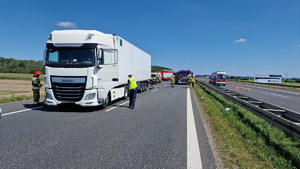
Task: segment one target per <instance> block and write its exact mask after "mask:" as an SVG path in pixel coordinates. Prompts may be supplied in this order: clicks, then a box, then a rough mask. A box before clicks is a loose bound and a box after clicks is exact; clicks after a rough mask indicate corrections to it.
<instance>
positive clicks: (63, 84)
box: [44, 30, 151, 108]
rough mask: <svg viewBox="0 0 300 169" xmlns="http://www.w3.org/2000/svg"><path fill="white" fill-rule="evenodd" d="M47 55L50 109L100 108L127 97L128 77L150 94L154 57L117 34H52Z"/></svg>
mask: <svg viewBox="0 0 300 169" xmlns="http://www.w3.org/2000/svg"><path fill="white" fill-rule="evenodd" d="M46 46H47V49H46V50H45V52H44V65H45V76H44V83H45V87H46V102H47V105H53V106H56V105H63V104H71V105H80V106H99V105H102V106H103V107H104V108H105V107H107V105H109V104H110V102H111V101H113V100H116V99H118V98H124V99H126V98H127V97H128V89H126V87H127V83H128V74H130V73H132V75H133V77H134V78H135V79H136V81H137V85H138V91H139V92H143V91H145V90H147V87H148V83H149V80H150V78H151V56H150V55H149V54H147V53H145V52H144V51H142V50H140V49H139V48H137V47H135V46H134V45H132V44H131V43H129V42H127V41H126V40H124V39H123V38H121V37H120V36H118V35H115V34H104V33H102V32H99V31H95V30H61V31H53V32H52V33H51V34H50V36H49V38H48V41H47V45H46Z"/></svg>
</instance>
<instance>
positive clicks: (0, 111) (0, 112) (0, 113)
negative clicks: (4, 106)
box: [0, 107, 2, 119]
mask: <svg viewBox="0 0 300 169" xmlns="http://www.w3.org/2000/svg"><path fill="white" fill-rule="evenodd" d="M1 115H2V110H1V107H0V119H1V118H2V116H1Z"/></svg>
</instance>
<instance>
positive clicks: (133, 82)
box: [129, 77, 137, 90]
mask: <svg viewBox="0 0 300 169" xmlns="http://www.w3.org/2000/svg"><path fill="white" fill-rule="evenodd" d="M129 81H130V86H129V90H131V89H134V88H136V87H137V84H136V81H135V78H133V77H132V78H129Z"/></svg>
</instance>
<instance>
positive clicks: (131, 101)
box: [127, 73, 137, 109]
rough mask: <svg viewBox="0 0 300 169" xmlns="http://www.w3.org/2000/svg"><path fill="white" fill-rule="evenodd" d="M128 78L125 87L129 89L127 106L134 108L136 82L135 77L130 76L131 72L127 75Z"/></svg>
mask: <svg viewBox="0 0 300 169" xmlns="http://www.w3.org/2000/svg"><path fill="white" fill-rule="evenodd" d="M128 78H129V79H128V86H127V88H128V89H129V108H131V109H134V106H135V100H136V93H137V90H136V88H137V84H136V81H135V78H133V77H132V74H131V73H130V74H129V75H128Z"/></svg>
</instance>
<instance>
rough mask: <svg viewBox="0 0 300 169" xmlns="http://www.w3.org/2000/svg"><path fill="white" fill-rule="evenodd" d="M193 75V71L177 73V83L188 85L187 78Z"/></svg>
mask: <svg viewBox="0 0 300 169" xmlns="http://www.w3.org/2000/svg"><path fill="white" fill-rule="evenodd" d="M189 75H191V76H193V72H192V71H191V70H179V71H178V72H177V77H175V83H176V84H178V83H185V84H186V83H187V77H188V76H189Z"/></svg>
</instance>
